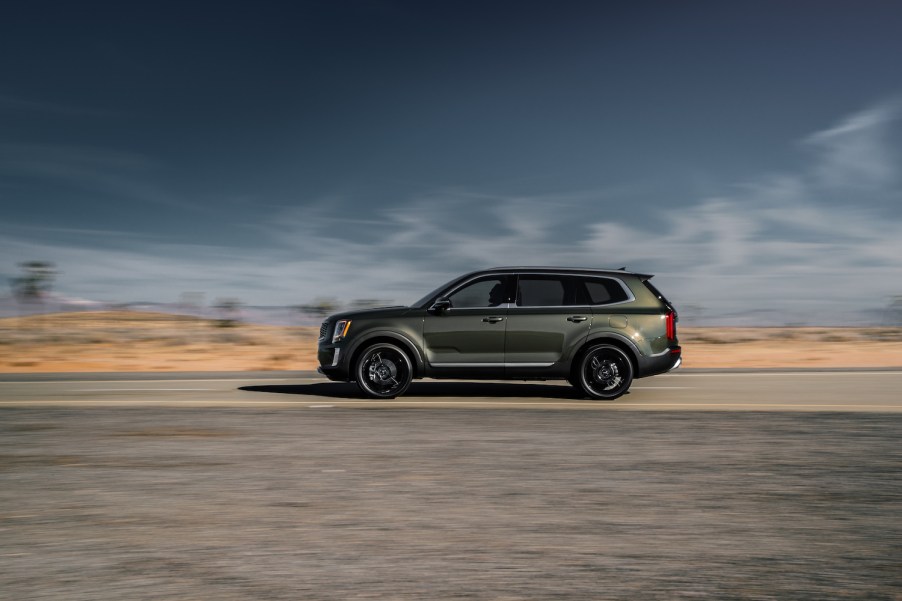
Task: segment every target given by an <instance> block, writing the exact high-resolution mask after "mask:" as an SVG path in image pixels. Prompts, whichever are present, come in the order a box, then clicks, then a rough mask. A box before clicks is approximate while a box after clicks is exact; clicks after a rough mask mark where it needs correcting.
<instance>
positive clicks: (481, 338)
mask: <svg viewBox="0 0 902 601" xmlns="http://www.w3.org/2000/svg"><path fill="white" fill-rule="evenodd" d="M651 277H652V276H650V275H645V274H640V273H631V272H628V271H624V270H607V269H570V268H548V267H497V268H494V269H487V270H484V271H476V272H473V273H468V274H466V275H463V276H461V277H459V278H456V279H454V280H452V281H450V282H448V283H447V284H444V285H443V286H441V287H439V288H437V289H436V290H434V291H432V292H430V293H429V294H427V295H426V296H424V297H423V298H421V299H420V300H418V301H417V302H415V303H413V304H412V305H411V306H409V307H386V308H382V309H369V310H364V311H351V312H347V313H339V314H337V315H333V316H331V317H329V318H328V319H327V320H326V321H324V322H323V324H322V327H321V328H320V332H319V353H318V358H319V363H320V367H319V372H320V373H322V374H324V375H325V376H327V377H328V378H329V379H330V380H337V381H343V382H349V381H353V382H357V384H358V386H360V389H361V390H362V391H363V392H364V394H365V395H367V396H369V397H373V398H383V399H385V398H393V397H396V396H399V395H401V394H404V392H405V391H406V390H407V389H408V387H409V386H410V383H411V381H412V380H413V379H415V378H456V379H492V380H500V379H511V380H536V379H539V380H551V379H561V380H567V381H569V382H570V383H571V384H573V386H575V387H576V388H577V389H578V390H580V391H582V393H583V394H585V395H586V396H588V397H590V398H593V399H606V400H608V399H615V398H617V397H619V396H620V395H622V394H624V393H625V392H626V391H627V390H628V389H629V387H630V384H631V383H632V381H633V378H643V377H646V376H653V375H655V374H660V373H663V372H666V371H670V370H671V369H674V368H676V367H679V365H680V362H681V355H680V350H681V349H680V346H679V343H678V341H677V334H676V323H677V313H676V310H675V309H674V308H673V305H671V303H670V302H669V301H668V300H667V299H666V298H664V296H663V295H661V293H660V292H658V290H657V289H656V288H655V287H654V286H652V284H651V283H650V282H649V279H650V278H651Z"/></svg>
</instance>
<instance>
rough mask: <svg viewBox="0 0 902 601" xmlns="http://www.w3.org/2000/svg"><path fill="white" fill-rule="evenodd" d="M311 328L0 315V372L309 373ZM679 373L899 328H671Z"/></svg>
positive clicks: (869, 344)
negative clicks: (679, 351)
mask: <svg viewBox="0 0 902 601" xmlns="http://www.w3.org/2000/svg"><path fill="white" fill-rule="evenodd" d="M316 336H317V328H314V327H302V326H296V327H284V326H266V325H256V324H247V323H239V324H238V325H236V326H234V327H220V326H219V325H218V324H217V322H216V321H213V320H208V319H200V318H196V317H186V316H174V315H167V314H161V313H137V312H85V313H60V314H50V315H36V316H28V317H15V318H5V319H0V372H3V373H17V372H18V373H23V372H29V373H33V372H76V371H78V372H82V371H84V372H111V371H112V372H115V371H221V370H227V371H245V370H247V371H264V370H312V369H315V368H316V358H315V347H316ZM679 337H680V343H681V344H682V345H683V349H684V357H685V362H684V367H687V368H833V367H900V366H902V328H691V327H684V328H681V329H680V330H679Z"/></svg>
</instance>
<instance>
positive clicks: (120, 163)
mask: <svg viewBox="0 0 902 601" xmlns="http://www.w3.org/2000/svg"><path fill="white" fill-rule="evenodd" d="M161 168H162V166H161V165H160V164H159V163H157V162H156V161H154V160H153V159H151V158H149V157H146V156H143V155H141V154H137V153H132V152H123V151H118V150H110V149H104V148H95V147H91V146H68V145H52V144H16V143H0V174H5V175H7V176H15V177H16V178H20V179H21V178H26V179H30V180H32V181H36V182H39V183H40V184H41V185H46V184H47V183H48V182H52V183H54V184H57V185H63V186H68V187H74V188H76V189H79V190H84V191H87V192H95V193H98V194H102V195H104V196H106V197H109V198H110V199H111V200H112V201H115V202H117V203H120V204H121V203H129V202H136V203H149V204H154V205H161V206H165V207H169V208H177V209H186V210H190V211H201V212H208V211H209V209H208V208H206V207H204V206H202V205H200V204H198V203H195V202H191V201H188V200H186V199H184V198H180V197H178V196H177V195H175V194H172V193H170V192H168V191H166V190H165V189H163V188H161V187H160V186H159V184H157V183H155V182H154V179H155V177H156V176H157V175H158V174H159V171H160V170H161Z"/></svg>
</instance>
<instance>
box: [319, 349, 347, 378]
mask: <svg viewBox="0 0 902 601" xmlns="http://www.w3.org/2000/svg"><path fill="white" fill-rule="evenodd" d="M342 351H343V348H342V346H338V345H332V344H325V345H320V347H319V349H318V350H317V353H316V356H317V359H318V360H319V367H318V368H316V371H317V372H319V373H321V374H322V375H324V376H326V377H327V378H329V379H330V380H334V381H336V382H347V381H349V380H350V377H349V375H348V370H347V366H346V365H343V363H347V362H346V361H342V359H344V357H343V355H342Z"/></svg>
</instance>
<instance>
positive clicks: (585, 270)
mask: <svg viewBox="0 0 902 601" xmlns="http://www.w3.org/2000/svg"><path fill="white" fill-rule="evenodd" d="M492 271H548V272H555V273H582V274H605V275H634V276H637V277H640V278H646V279H648V278H651V277H652V275H651V274H648V273H638V272H635V271H627V270H626V268H625V267H621V268H620V269H610V268H601V267H549V266H536V265H516V266H510V267H490V268H489V269H481V270H479V271H476V272H474V273H487V272H492Z"/></svg>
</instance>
